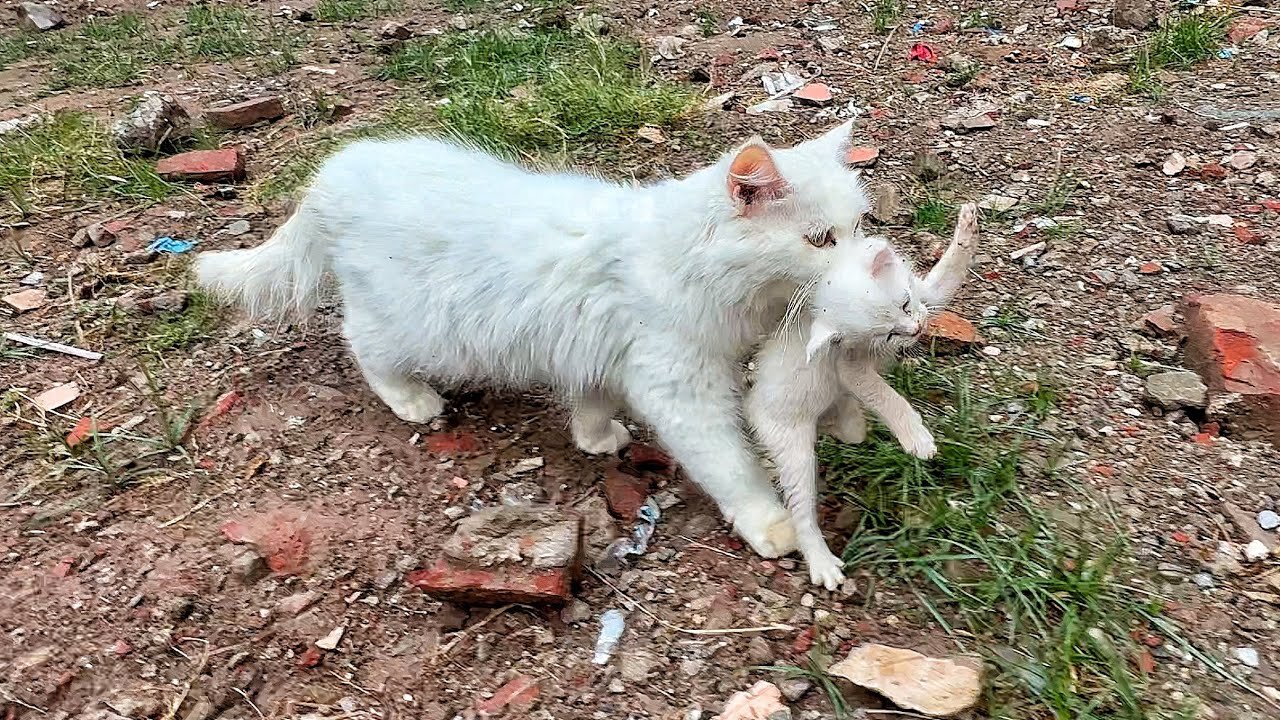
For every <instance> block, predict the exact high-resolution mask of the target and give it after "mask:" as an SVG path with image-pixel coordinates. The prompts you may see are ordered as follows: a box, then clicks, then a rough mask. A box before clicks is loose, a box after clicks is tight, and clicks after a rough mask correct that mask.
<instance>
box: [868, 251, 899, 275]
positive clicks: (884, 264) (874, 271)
mask: <svg viewBox="0 0 1280 720" xmlns="http://www.w3.org/2000/svg"><path fill="white" fill-rule="evenodd" d="M895 260H897V257H896V256H895V255H894V254H893V248H891V247H889V246H887V245H886V246H885V247H884V249H882V250H881V251H880V252H878V253H876V256H875V258H873V259H872V260H871V277H874V278H877V279H878V278H881V277H884V274H885V273H886V272H888V271H889V268H891V267H893V264H894V261H895Z"/></svg>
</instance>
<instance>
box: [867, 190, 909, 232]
mask: <svg viewBox="0 0 1280 720" xmlns="http://www.w3.org/2000/svg"><path fill="white" fill-rule="evenodd" d="M871 199H872V202H871V217H873V218H875V219H876V220H877V221H878V222H881V223H886V224H887V223H890V222H893V220H894V218H896V217H898V214H899V213H901V212H902V193H901V192H900V191H899V190H898V186H897V185H892V184H879V185H876V186H874V187H873V188H872V191H871Z"/></svg>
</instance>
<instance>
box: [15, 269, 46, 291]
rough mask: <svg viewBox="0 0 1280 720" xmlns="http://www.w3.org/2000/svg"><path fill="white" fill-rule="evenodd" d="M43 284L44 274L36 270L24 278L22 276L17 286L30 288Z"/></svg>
mask: <svg viewBox="0 0 1280 720" xmlns="http://www.w3.org/2000/svg"><path fill="white" fill-rule="evenodd" d="M43 282H44V273H42V272H40V271H39V270H36V271H35V272H32V273H27V275H26V276H24V277H23V278H22V279H21V280H19V281H18V284H19V285H30V286H32V287H35V286H37V285H39V284H40V283H43Z"/></svg>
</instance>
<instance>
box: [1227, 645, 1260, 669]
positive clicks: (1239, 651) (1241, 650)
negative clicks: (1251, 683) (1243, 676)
mask: <svg viewBox="0 0 1280 720" xmlns="http://www.w3.org/2000/svg"><path fill="white" fill-rule="evenodd" d="M1231 656H1232V657H1234V658H1235V659H1236V660H1237V661H1238V662H1240V664H1242V665H1247V666H1249V667H1251V668H1256V667H1258V666H1259V665H1260V664H1261V659H1260V658H1259V657H1258V650H1257V649H1256V648H1251V647H1238V648H1233V649H1232V650H1231Z"/></svg>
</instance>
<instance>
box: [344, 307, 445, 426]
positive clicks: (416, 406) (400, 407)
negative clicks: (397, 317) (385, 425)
mask: <svg viewBox="0 0 1280 720" xmlns="http://www.w3.org/2000/svg"><path fill="white" fill-rule="evenodd" d="M348 312H349V314H348V321H347V323H346V326H345V328H344V330H345V332H346V335H347V341H348V342H349V343H351V352H352V354H354V355H355V358H356V365H358V366H359V367H360V372H361V374H363V375H364V379H365V382H367V383H369V388H370V389H372V390H373V392H374V393H375V394H376V395H377V396H378V397H379V398H381V399H382V402H384V403H386V404H387V407H389V408H391V412H393V413H395V414H396V417H398V418H400V419H401V420H404V421H405V422H411V423H427V422H430V421H431V420H433V419H434V418H435V417H436V416H438V415H439V414H440V413H441V412H443V411H444V398H442V397H440V394H439V393H437V392H436V391H435V390H434V389H433V388H432V387H431V386H430V385H428V384H427V383H426V382H425V381H423V380H420V379H419V378H416V377H414V376H413V375H412V374H411V373H409V372H406V371H404V370H402V369H401V368H400V366H399V364H398V362H397V361H398V359H399V358H398V357H397V356H395V355H393V354H391V353H388V352H386V351H385V350H383V349H382V348H383V347H384V346H385V344H386V343H385V340H384V339H382V338H380V337H378V336H377V335H376V333H374V334H372V335H370V334H365V333H362V332H360V331H359V330H358V327H357V326H355V324H354V323H352V322H351V320H350V318H351V316H352V314H354V313H352V311H348ZM353 331H354V332H353Z"/></svg>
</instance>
